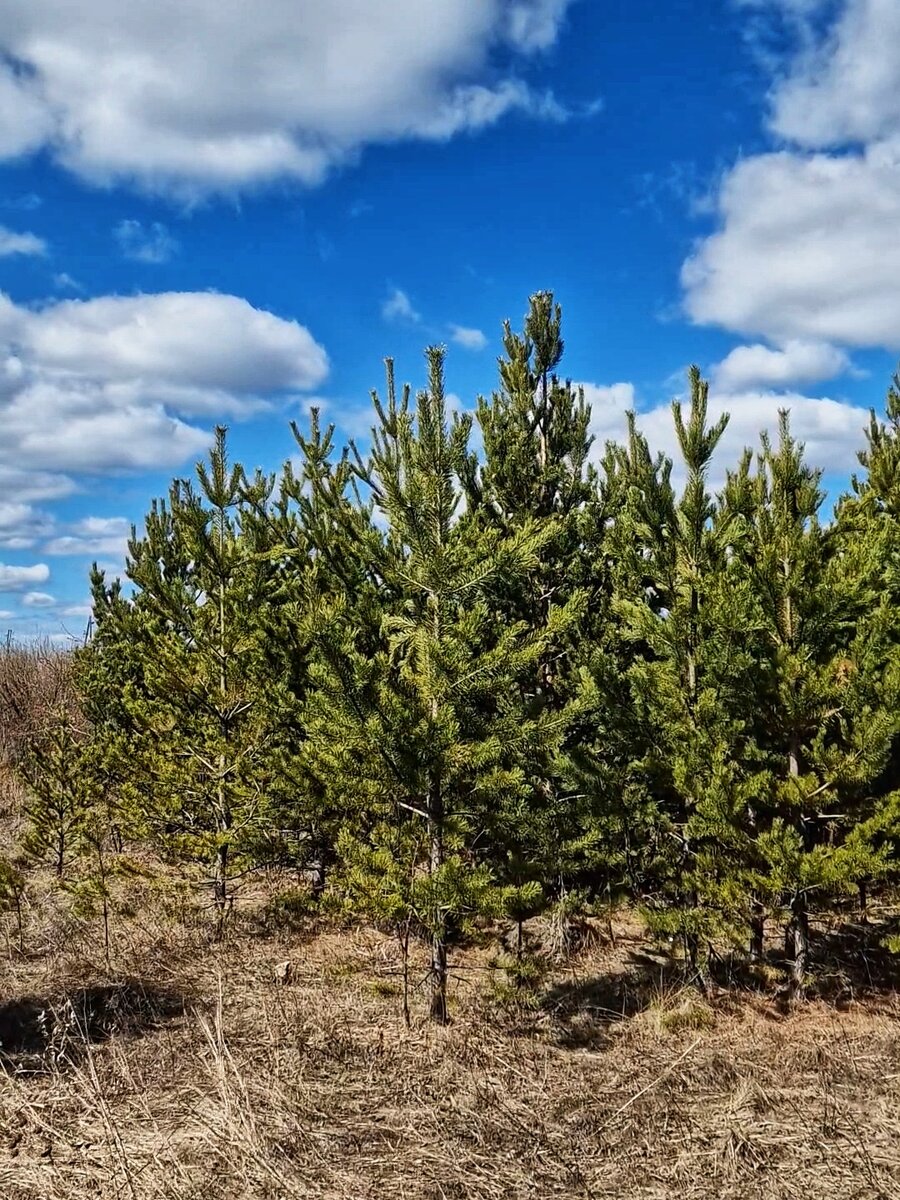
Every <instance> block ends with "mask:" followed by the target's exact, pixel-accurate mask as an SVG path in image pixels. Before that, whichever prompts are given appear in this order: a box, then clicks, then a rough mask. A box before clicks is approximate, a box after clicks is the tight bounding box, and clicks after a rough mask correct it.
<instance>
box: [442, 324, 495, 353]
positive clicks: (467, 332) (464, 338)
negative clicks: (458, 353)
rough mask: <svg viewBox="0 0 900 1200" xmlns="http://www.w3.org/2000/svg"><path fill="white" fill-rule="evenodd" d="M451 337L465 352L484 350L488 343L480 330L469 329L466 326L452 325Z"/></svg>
mask: <svg viewBox="0 0 900 1200" xmlns="http://www.w3.org/2000/svg"><path fill="white" fill-rule="evenodd" d="M450 337H451V338H452V339H453V341H454V342H456V344H457V346H462V348H463V349H464V350H483V349H484V348H485V346H486V345H487V341H488V340H487V338H486V337H485V336H484V334H483V333H482V331H481V330H480V329H469V328H468V327H467V326H465V325H451V326H450Z"/></svg>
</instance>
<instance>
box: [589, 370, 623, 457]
mask: <svg viewBox="0 0 900 1200" xmlns="http://www.w3.org/2000/svg"><path fill="white" fill-rule="evenodd" d="M578 386H579V387H581V388H582V389H583V390H584V398H585V400H587V402H588V404H590V406H591V429H590V432H591V434H592V435H593V437H594V452H595V454H596V455H598V456H600V455H602V453H603V449H604V447H605V445H606V443H607V441H617V442H621V441H622V440H623V438H624V435H625V428H626V426H625V414H626V413H627V412H630V411H632V410H633V409H635V408H636V407H637V402H636V396H635V390H634V384H633V383H612V384H608V385H606V384H598V383H582V384H579V385H578Z"/></svg>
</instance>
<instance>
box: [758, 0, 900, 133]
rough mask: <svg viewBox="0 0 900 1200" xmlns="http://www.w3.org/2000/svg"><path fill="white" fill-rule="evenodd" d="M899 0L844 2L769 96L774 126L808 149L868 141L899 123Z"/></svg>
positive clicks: (850, 0)
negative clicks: (834, 18)
mask: <svg viewBox="0 0 900 1200" xmlns="http://www.w3.org/2000/svg"><path fill="white" fill-rule="evenodd" d="M898 46H900V5H898V4H897V3H896V0H847V2H846V3H845V4H844V5H843V11H842V12H841V14H840V16H839V18H838V20H837V22H836V24H835V25H834V26H833V27H832V28H831V29H830V30H829V31H828V33H827V34H826V36H825V37H824V38H821V39H820V40H819V41H818V43H817V44H814V45H813V46H812V47H811V48H810V49H809V50H808V51H807V52H805V53H802V54H801V55H799V56H798V58H797V60H796V62H795V63H794V64H793V69H792V70H791V71H790V72H789V74H788V75H787V77H786V78H785V79H783V80H782V81H781V82H780V83H779V85H778V86H777V87H776V89H775V92H774V95H773V111H772V117H771V125H772V128H773V129H774V130H775V132H776V133H778V134H779V135H780V136H781V137H783V138H786V139H787V140H789V141H792V142H796V143H797V144H798V145H801V146H805V147H808V148H810V149H824V148H826V147H828V146H840V145H845V144H848V143H854V142H855V143H863V144H864V143H867V142H872V141H877V140H879V139H880V138H883V137H890V136H891V135H893V134H895V133H896V132H897V130H898V128H900V88H898V79H900V69H898V64H897V47H898Z"/></svg>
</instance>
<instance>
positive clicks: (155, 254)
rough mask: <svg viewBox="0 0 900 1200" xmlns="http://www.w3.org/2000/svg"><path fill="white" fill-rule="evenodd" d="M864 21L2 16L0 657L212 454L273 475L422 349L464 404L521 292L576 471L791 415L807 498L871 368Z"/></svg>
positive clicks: (879, 205)
mask: <svg viewBox="0 0 900 1200" xmlns="http://www.w3.org/2000/svg"><path fill="white" fill-rule="evenodd" d="M897 45H900V4H898V3H897V0H838V2H835V0H667V2H666V3H664V4H663V3H660V2H659V0H627V2H626V0H479V2H478V3H477V4H476V3H472V0H382V2H381V3H379V4H378V5H375V4H371V3H367V2H365V0H257V3H256V4H254V5H252V6H251V5H249V4H247V3H246V0H154V2H153V3H152V4H151V3H150V0H131V3H130V4H128V5H124V6H123V5H122V4H121V0H81V2H80V3H79V5H78V6H77V8H73V7H72V5H71V4H67V3H64V0H5V3H4V4H3V6H2V10H0V48H2V51H3V53H2V56H0V293H2V296H0V406H2V409H3V429H4V436H3V439H2V444H0V611H2V614H3V616H2V618H0V625H3V626H5V627H8V628H10V629H12V630H13V631H14V632H15V633H16V634H17V635H21V636H27V635H30V634H32V633H34V632H35V631H43V632H47V633H49V634H50V635H52V636H57V637H60V638H61V639H62V638H65V636H66V635H67V632H71V633H74V634H77V633H79V632H80V631H81V629H82V628H83V625H84V621H85V619H86V615H87V609H86V603H87V586H86V574H87V569H88V566H89V564H90V562H91V561H92V560H93V559H95V558H96V559H99V561H101V562H102V563H104V564H108V565H109V567H110V568H111V569H116V568H117V567H118V566H120V564H121V562H122V560H123V547H124V536H125V532H126V530H127V528H128V526H129V525H130V523H131V522H132V521H135V520H137V521H139V520H140V518H141V517H142V515H143V513H144V512H145V511H146V508H147V506H148V504H149V501H150V499H151V498H152V497H153V496H154V495H157V494H161V493H163V492H164V491H165V489H166V487H167V485H168V481H169V480H170V479H171V477H172V475H173V474H183V473H185V472H186V471H188V470H190V466H191V463H192V462H193V460H194V459H195V458H196V457H197V455H198V454H200V453H202V451H203V448H204V446H205V445H206V444H207V442H208V438H209V432H210V430H211V428H212V426H213V425H214V424H215V423H216V422H217V421H224V422H227V423H228V424H229V426H230V427H231V430H232V435H231V443H232V449H233V453H234V455H235V456H236V457H239V458H241V459H242V460H243V461H244V462H245V463H246V464H247V465H248V466H249V467H253V466H256V465H261V466H263V467H265V468H267V469H274V468H275V467H277V465H278V464H279V463H280V462H281V461H282V460H283V459H284V457H286V456H287V455H288V454H290V453H291V452H292V449H293V446H292V441H291V438H290V434H289V431H288V421H289V419H290V418H291V417H297V416H302V414H304V413H305V411H306V410H307V409H308V407H309V405H310V404H311V403H318V404H320V405H321V406H322V407H323V409H324V411H325V413H326V415H327V417H328V418H329V419H330V420H333V421H335V422H336V423H337V425H338V427H339V429H340V430H341V431H342V432H343V433H345V434H357V433H359V432H361V431H364V429H365V428H366V425H367V421H368V417H367V404H368V391H369V389H370V388H371V387H372V386H378V385H379V383H380V381H381V376H382V367H381V360H382V358H383V356H384V355H385V354H391V355H393V356H394V357H395V358H396V360H397V363H398V370H399V372H400V374H401V375H402V376H403V377H404V378H409V379H410V380H411V381H412V382H413V383H414V384H416V383H420V382H421V381H422V362H423V360H422V356H421V351H422V348H423V347H424V346H425V345H426V344H428V343H429V342H433V341H441V342H446V343H447V344H448V346H449V348H450V357H449V386H450V387H451V389H452V391H453V392H454V393H455V394H456V395H457V396H458V397H459V398H460V402H461V403H462V404H464V405H470V404H471V403H472V400H473V398H474V396H475V395H476V394H477V393H478V392H486V391H489V390H490V389H491V388H492V386H493V384H494V379H495V359H496V355H497V353H498V351H499V348H500V347H499V333H500V323H501V321H502V319H503V318H504V317H507V316H508V317H510V318H512V319H513V321H514V323H515V322H517V321H519V319H520V318H521V315H522V314H523V312H524V310H525V307H526V303H527V297H528V295H529V293H530V292H532V291H534V290H536V289H538V288H552V289H554V290H555V292H556V293H557V295H558V297H559V299H560V301H561V302H562V304H563V308H564V317H565V326H566V329H565V332H566V340H567V346H568V349H567V356H566V359H565V363H564V367H565V372H566V374H568V375H569V376H570V377H572V378H573V379H575V380H576V381H578V382H581V383H583V384H584V385H585V388H586V390H587V392H588V395H589V397H590V398H591V399H592V401H593V402H594V405H595V414H594V424H595V431H596V433H597V436H598V439H599V442H600V443H602V442H603V441H604V440H605V439H606V438H607V437H614V436H616V435H617V434H618V433H619V431H620V430H621V429H622V428H623V425H624V414H625V411H626V410H627V409H628V408H629V407H632V406H633V407H636V408H637V409H638V410H639V412H640V413H641V414H642V417H641V420H642V424H643V427H644V428H645V430H646V431H647V433H648V435H649V436H650V438H651V440H652V441H653V442H654V444H656V445H658V446H659V447H661V448H663V449H666V450H670V449H671V447H672V433H671V422H670V420H669V412H668V403H669V401H670V400H671V398H672V397H673V396H674V395H676V394H677V393H678V392H679V390H680V388H681V386H682V382H681V381H682V379H683V372H684V369H685V367H686V366H687V364H688V363H690V362H698V363H700V364H701V366H702V367H703V368H704V370H705V371H707V372H708V373H709V375H710V377H711V380H712V395H713V401H714V405H715V406H716V407H717V408H727V409H728V410H729V411H731V412H732V414H733V417H732V423H731V426H730V429H729V432H728V434H727V435H726V439H725V443H724V446H723V455H722V457H721V462H720V466H719V468H718V469H719V470H720V471H721V469H722V468H723V467H724V465H725V462H726V460H727V459H728V458H731V457H734V455H735V454H736V453H737V451H738V450H739V449H740V447H742V446H743V445H744V444H747V443H752V442H755V441H756V436H757V432H758V430H759V429H760V428H762V427H763V426H771V425H772V424H773V422H774V419H775V414H776V413H777V410H778V408H779V407H781V406H783V405H787V406H789V407H791V409H792V412H793V414H794V418H793V419H794V425H795V429H796V430H797V432H798V433H799V434H800V435H801V436H802V437H804V438H805V440H806V441H807V444H808V446H809V449H810V456H811V458H812V459H813V460H814V461H815V462H817V463H819V464H820V465H822V466H823V467H824V468H825V469H826V471H827V473H828V475H827V477H828V480H829V483H830V485H831V487H832V489H833V490H836V489H837V488H839V487H840V485H841V481H842V480H844V479H846V478H847V477H848V476H849V473H850V471H851V470H852V469H853V467H854V465H855V450H856V448H857V446H858V445H859V443H860V441H861V428H862V425H863V423H864V421H865V417H866V413H865V411H864V410H865V408H867V407H868V406H869V405H875V406H876V407H877V406H880V404H881V400H882V397H883V394H884V391H885V387H886V385H887V382H888V378H889V376H890V373H891V371H892V369H893V367H894V365H895V362H896V358H897V355H898V352H900V236H898V230H900V59H898V56H897V55H896V53H895V47H896V46H897Z"/></svg>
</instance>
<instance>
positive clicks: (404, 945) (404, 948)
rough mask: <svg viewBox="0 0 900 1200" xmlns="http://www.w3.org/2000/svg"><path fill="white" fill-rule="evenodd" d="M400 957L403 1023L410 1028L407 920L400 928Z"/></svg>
mask: <svg viewBox="0 0 900 1200" xmlns="http://www.w3.org/2000/svg"><path fill="white" fill-rule="evenodd" d="M399 934H400V956H401V962H402V964H403V1023H404V1025H405V1026H406V1028H407V1029H409V1027H410V1023H411V1022H410V1017H409V918H407V920H406V921H405V922H404V924H403V925H402V926H401V927H400V930H399Z"/></svg>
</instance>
